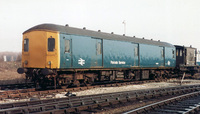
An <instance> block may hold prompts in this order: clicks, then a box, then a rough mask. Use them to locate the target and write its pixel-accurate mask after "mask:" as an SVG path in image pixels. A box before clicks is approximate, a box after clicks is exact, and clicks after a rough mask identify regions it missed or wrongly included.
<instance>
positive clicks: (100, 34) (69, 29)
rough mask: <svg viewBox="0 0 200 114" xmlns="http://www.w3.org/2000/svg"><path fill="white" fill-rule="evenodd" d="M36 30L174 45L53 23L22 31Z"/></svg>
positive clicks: (165, 45) (166, 45)
mask: <svg viewBox="0 0 200 114" xmlns="http://www.w3.org/2000/svg"><path fill="white" fill-rule="evenodd" d="M36 30H50V31H58V32H60V33H66V34H73V35H81V36H89V37H94V38H102V39H109V40H120V41H128V42H134V43H142V44H149V45H158V46H164V47H174V46H173V45H172V44H169V43H166V42H160V41H153V40H147V39H141V38H136V37H129V36H122V35H116V34H109V33H103V32H97V31H92V30H86V29H79V28H74V27H69V26H62V25H55V24H40V25H37V26H34V27H32V28H30V29H28V30H26V31H25V32H24V33H27V32H30V31H36ZM24 33H23V34H24Z"/></svg>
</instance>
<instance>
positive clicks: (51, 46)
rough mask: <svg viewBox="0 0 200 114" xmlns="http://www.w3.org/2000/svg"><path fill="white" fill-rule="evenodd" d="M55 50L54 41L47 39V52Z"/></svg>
mask: <svg viewBox="0 0 200 114" xmlns="http://www.w3.org/2000/svg"><path fill="white" fill-rule="evenodd" d="M54 49H55V39H54V38H48V51H54Z"/></svg>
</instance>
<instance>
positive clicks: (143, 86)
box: [0, 80, 200, 103]
mask: <svg viewBox="0 0 200 114" xmlns="http://www.w3.org/2000/svg"><path fill="white" fill-rule="evenodd" d="M194 84H200V80H184V81H183V84H182V85H194ZM174 86H180V80H169V81H167V82H159V83H146V84H140V85H127V86H121V87H103V88H94V89H89V90H84V91H79V92H73V93H72V94H76V96H83V95H94V94H103V93H112V92H122V91H131V90H138V89H150V88H164V87H174ZM65 94H66V92H62V93H58V94H53V95H47V96H42V97H40V98H38V97H37V96H35V97H32V98H28V99H4V100H1V101H0V103H11V102H21V101H30V100H38V99H48V98H64V97H67V96H65Z"/></svg>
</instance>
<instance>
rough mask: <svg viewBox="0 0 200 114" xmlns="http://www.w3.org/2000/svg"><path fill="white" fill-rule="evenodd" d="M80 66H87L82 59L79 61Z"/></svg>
mask: <svg viewBox="0 0 200 114" xmlns="http://www.w3.org/2000/svg"><path fill="white" fill-rule="evenodd" d="M78 64H79V65H81V66H83V65H84V64H85V60H83V59H82V58H80V59H79V60H78Z"/></svg>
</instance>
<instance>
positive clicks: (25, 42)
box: [24, 39, 29, 52]
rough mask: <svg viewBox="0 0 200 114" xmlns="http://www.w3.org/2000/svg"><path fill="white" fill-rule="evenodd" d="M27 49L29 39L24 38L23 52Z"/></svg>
mask: <svg viewBox="0 0 200 114" xmlns="http://www.w3.org/2000/svg"><path fill="white" fill-rule="evenodd" d="M28 50H29V39H24V52H28Z"/></svg>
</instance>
